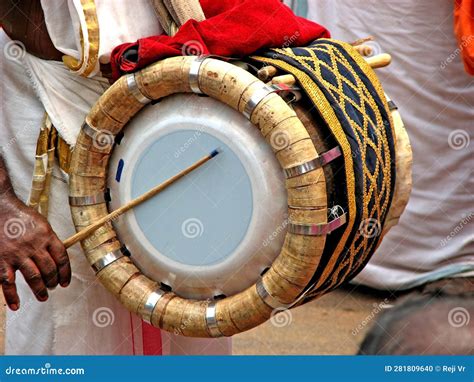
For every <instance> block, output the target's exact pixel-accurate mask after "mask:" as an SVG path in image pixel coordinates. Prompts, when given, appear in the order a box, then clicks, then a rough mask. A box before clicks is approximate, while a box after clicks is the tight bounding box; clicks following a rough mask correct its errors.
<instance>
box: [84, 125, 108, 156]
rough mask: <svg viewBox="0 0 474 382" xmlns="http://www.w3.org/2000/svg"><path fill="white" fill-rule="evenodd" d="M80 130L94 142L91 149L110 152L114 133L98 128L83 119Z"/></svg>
mask: <svg viewBox="0 0 474 382" xmlns="http://www.w3.org/2000/svg"><path fill="white" fill-rule="evenodd" d="M82 131H83V132H84V133H85V134H86V135H87V136H88V137H89V138H90V139H92V141H93V142H94V143H93V146H94V150H93V151H100V152H110V150H111V148H112V146H113V145H114V143H115V135H114V134H112V133H111V132H110V131H107V130H98V129H97V128H95V127H94V126H91V125H89V124H88V123H87V122H85V121H84V122H83V123H82Z"/></svg>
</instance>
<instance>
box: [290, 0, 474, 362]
mask: <svg viewBox="0 0 474 382" xmlns="http://www.w3.org/2000/svg"><path fill="white" fill-rule="evenodd" d="M302 3H304V4H302ZM293 6H294V7H295V10H298V9H299V10H302V11H303V12H305V11H306V12H307V14H306V17H308V18H309V19H311V20H313V21H316V22H318V23H321V24H322V25H324V26H325V27H327V28H328V29H329V30H330V31H331V34H332V37H333V38H336V39H340V40H344V41H347V42H352V41H356V40H358V39H360V38H364V37H367V36H373V37H374V41H369V42H368V43H367V45H369V46H371V48H372V49H373V53H374V54H378V53H384V52H386V53H389V54H391V56H392V63H391V65H390V66H388V67H387V68H384V69H380V70H377V75H378V76H379V78H380V79H381V82H382V84H383V86H384V89H386V91H387V93H388V94H389V96H390V97H391V98H392V100H393V101H394V102H395V103H396V104H397V106H398V108H399V111H400V113H401V116H402V118H403V120H404V123H405V125H406V128H407V131H408V134H409V136H410V140H411V144H412V149H413V190H412V194H411V197H410V200H409V202H408V205H407V208H406V210H405V212H404V213H403V214H402V216H401V218H400V221H399V223H398V225H397V226H395V227H393V228H392V229H391V231H390V232H389V233H388V234H387V235H386V237H385V238H384V241H383V242H382V243H381V245H380V247H379V248H378V249H377V251H376V253H375V254H374V256H373V257H372V259H371V260H370V261H369V263H368V264H367V266H366V267H365V268H364V269H363V270H362V272H361V273H360V274H359V275H357V277H356V278H355V279H354V280H353V282H354V283H356V284H361V285H365V286H368V287H371V288H376V289H381V290H385V291H389V292H392V293H394V295H397V294H398V293H399V292H401V291H412V292H413V293H414V297H413V299H411V297H410V298H409V301H406V302H405V303H404V304H402V305H400V306H399V307H398V308H397V305H395V307H394V308H393V310H394V311H393V314H390V315H388V314H387V316H384V317H382V318H381V319H380V320H379V324H380V325H382V329H381V330H387V331H388V332H389V333H394V334H397V333H398V334H397V336H401V337H400V338H401V339H400V344H397V345H396V346H395V345H393V344H391V345H390V344H387V347H384V346H385V345H384V343H382V340H380V341H378V342H377V344H376V345H374V340H373V337H374V336H378V335H380V336H382V334H381V333H378V332H380V330H379V331H377V328H375V329H374V331H373V332H372V333H371V334H369V337H368V338H367V339H366V342H364V345H363V346H362V349H361V352H362V353H369V354H375V353H380V352H381V353H390V354H415V353H416V354H424V353H434V354H445V353H456V354H457V353H464V354H465V353H466V352H468V353H471V354H472V339H471V340H470V345H469V344H468V345H467V346H465V345H466V343H465V342H464V340H463V341H462V342H460V343H459V344H458V345H457V346H456V347H455V349H454V348H453V349H451V348H450V347H449V346H448V347H444V348H442V345H440V344H439V343H438V344H437V343H436V341H437V340H438V337H436V336H433V335H432V333H430V335H429V336H425V337H423V340H420V341H418V342H417V343H416V344H414V345H413V346H414V347H413V348H412V349H411V350H409V349H408V350H407V347H406V344H405V343H404V341H405V340H407V341H409V339H408V337H409V336H404V335H402V334H401V333H400V332H398V331H397V330H398V329H399V330H406V332H405V334H407V335H408V334H409V333H411V334H413V333H416V336H418V334H419V332H418V331H417V329H419V328H420V327H421V326H422V325H423V324H424V323H425V318H426V317H428V316H429V315H430V314H431V312H433V311H434V310H438V309H439V311H438V313H437V314H436V317H437V318H438V319H440V320H444V321H443V322H442V323H440V324H439V326H438V324H436V325H435V324H434V323H433V325H435V326H437V327H447V328H448V329H450V332H451V331H456V329H458V331H457V332H456V337H455V338H458V337H459V338H464V339H465V338H468V337H469V336H467V337H465V334H466V333H468V332H469V330H470V331H471V333H472V321H473V320H472V318H474V317H472V318H471V317H470V315H471V314H472V313H473V307H472V304H471V303H469V299H468V298H467V297H465V296H464V295H465V294H466V293H468V292H469V291H471V292H472V290H473V289H474V224H473V223H474V187H473V177H472V171H473V169H474V155H473V147H474V145H473V143H472V138H473V136H472V135H473V133H474V130H473V121H474V77H472V76H471V75H472V74H474V65H473V63H474V35H473V31H474V3H473V1H472V0H457V1H444V0H436V1H433V0H420V1H412V0H401V1H397V2H393V1H389V0H370V1H367V0H338V1H330V0H315V1H298V0H296V1H293ZM303 16H304V15H303ZM443 290H449V291H450V292H449V296H448V297H446V296H444V297H437V296H439V295H443V292H442V291H443ZM419 293H425V294H426V293H428V294H427V295H425V296H424V297H423V304H422V306H418V305H417V304H418V302H419V300H418V299H419V297H417V295H418V294H419ZM456 296H458V297H456ZM459 296H464V297H459ZM471 296H472V295H471ZM451 298H452V300H450V299H451ZM471 298H472V297H471ZM431 299H433V301H431ZM448 300H450V301H448ZM471 302H472V300H471ZM415 306H416V308H415ZM454 308H458V309H462V311H463V312H465V314H466V316H467V317H466V322H469V319H468V318H471V326H468V325H467V324H465V325H463V328H462V329H461V328H459V327H458V328H456V327H453V326H452V325H451V326H449V325H448V314H447V313H448V310H449V309H454ZM397 309H398V310H397ZM442 312H445V313H446V314H444V313H442ZM402 318H403V322H400V323H397V322H396V321H397V320H398V319H402ZM405 319H406V321H407V322H410V323H412V324H413V325H411V326H409V327H407V328H405V327H404V324H403V323H404V322H405ZM430 322H431V321H430ZM431 323H432V322H431ZM384 325H386V326H384ZM447 325H448V326H447ZM430 327H431V326H430ZM424 332H425V331H424ZM394 334H392V336H394ZM388 337H389V336H388V335H384V336H383V338H384V341H385V340H386V339H387V338H388ZM397 338H398V337H397ZM453 338H454V337H453ZM440 341H441V344H446V341H445V339H444V340H440ZM443 341H444V342H443ZM389 342H390V341H389ZM451 342H452V341H451ZM392 345H393V346H392ZM394 346H395V347H394ZM440 346H441V348H440ZM395 348H396V349H395ZM389 349H391V350H389ZM404 349H405V350H404Z"/></svg>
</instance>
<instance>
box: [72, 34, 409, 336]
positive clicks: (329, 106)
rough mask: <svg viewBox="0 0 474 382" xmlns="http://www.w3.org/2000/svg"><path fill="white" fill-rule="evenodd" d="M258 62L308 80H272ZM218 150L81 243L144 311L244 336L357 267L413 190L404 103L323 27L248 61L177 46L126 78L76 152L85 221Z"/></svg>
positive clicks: (123, 297) (81, 220)
mask: <svg viewBox="0 0 474 382" xmlns="http://www.w3.org/2000/svg"><path fill="white" fill-rule="evenodd" d="M256 65H271V66H272V67H273V68H275V69H276V70H277V71H279V72H280V73H281V74H283V73H285V74H286V75H291V76H292V78H294V79H295V81H296V83H295V84H290V85H288V84H282V83H279V82H278V80H276V81H273V82H274V83H273V84H272V83H263V82H262V81H260V80H259V79H258V78H257V77H256V76H254V75H253V74H252V73H251V70H252V67H254V66H256ZM246 68H247V69H248V70H246ZM184 93H188V94H184ZM192 93H194V94H192ZM145 105H147V106H145ZM141 109H143V110H141ZM140 110H141V111H140ZM132 117H133V119H132ZM216 148H217V149H219V150H220V155H219V156H217V157H216V158H215V159H214V160H213V161H209V162H208V163H206V164H205V165H204V166H202V167H201V168H199V169H198V170H196V171H195V172H193V173H191V174H189V175H188V176H186V177H185V178H183V179H182V180H180V181H179V182H177V183H176V184H173V185H172V186H170V187H169V188H168V189H167V190H166V191H164V192H163V193H161V194H160V195H158V196H156V197H155V198H154V199H152V200H150V201H147V202H145V203H144V204H142V205H141V206H139V207H137V208H135V209H134V210H133V211H130V212H128V213H127V214H126V215H124V216H122V217H120V218H118V219H115V220H114V221H112V222H109V223H107V224H105V225H104V226H102V227H101V228H99V229H98V230H97V231H96V232H95V233H94V234H92V235H91V236H90V237H88V238H87V239H85V240H83V241H82V247H83V249H84V252H85V254H86V256H87V258H88V260H89V261H90V263H91V265H92V267H93V269H94V270H95V272H96V273H97V277H98V278H99V279H100V281H101V282H102V283H103V284H104V285H105V286H106V287H107V288H108V289H109V290H110V292H111V293H113V294H114V295H115V296H116V297H117V298H118V299H119V300H120V301H121V302H122V303H123V304H124V305H125V306H126V307H127V308H128V309H129V310H130V311H132V312H134V313H136V314H138V315H140V316H141V317H142V318H144V319H145V320H147V321H149V322H151V323H152V324H153V325H154V326H157V327H160V328H163V329H165V330H169V331H173V332H179V333H181V334H183V335H187V336H196V337H217V336H231V335H233V334H236V333H239V332H242V331H245V330H248V329H250V328H252V327H255V326H256V325H258V324H260V323H262V322H264V321H265V320H266V319H268V318H269V317H270V315H271V314H272V311H274V309H282V308H283V309H286V308H290V307H292V306H295V305H298V304H301V303H304V302H306V301H309V300H311V299H313V298H315V297H317V296H320V295H322V294H324V293H326V292H328V291H330V290H332V289H334V288H336V287H337V286H339V285H340V284H341V283H343V282H345V281H347V280H349V279H350V278H352V277H353V276H354V275H355V274H357V272H359V271H360V270H361V269H362V268H363V266H364V265H365V264H366V262H367V261H368V259H369V258H370V256H371V255H372V253H373V252H374V250H375V248H376V247H377V245H378V244H379V242H380V240H381V238H382V237H383V235H384V233H385V232H386V231H387V230H388V228H389V227H390V226H392V225H393V224H396V221H397V219H398V217H399V216H400V214H401V212H402V211H403V209H404V207H405V205H406V202H407V198H408V195H409V192H410V182H411V173H410V168H411V167H410V165H411V151H410V145H409V141H408V137H407V135H406V132H405V130H404V128H403V124H402V122H401V119H400V117H399V114H398V111H397V110H396V106H395V104H394V103H393V102H391V101H389V100H387V98H386V96H385V94H384V92H383V90H382V88H381V86H380V84H379V82H378V80H377V78H376V76H375V74H374V72H373V71H372V69H371V68H370V66H369V65H368V64H367V63H366V62H365V61H364V59H363V58H362V57H361V56H360V55H359V54H358V53H357V52H356V51H355V50H354V49H353V48H352V47H351V46H349V45H347V44H345V43H342V42H339V41H335V40H329V39H327V40H317V42H315V43H314V44H313V45H312V46H310V47H307V48H292V49H290V48H287V49H275V50H271V51H270V52H269V53H268V54H264V55H261V56H256V57H251V58H249V59H248V61H247V63H246V64H245V65H241V64H239V65H235V64H232V63H231V62H226V61H224V60H222V59H217V58H212V57H205V56H201V57H174V58H168V59H165V60H163V61H160V62H157V63H155V64H153V65H151V66H149V67H147V68H145V69H143V70H141V71H140V72H137V73H135V74H129V75H127V76H124V77H122V78H121V79H120V80H118V81H117V82H116V83H115V84H114V85H113V86H111V88H110V89H109V90H108V91H107V92H106V93H105V94H104V95H103V96H102V97H101V98H100V99H99V101H98V102H97V103H96V105H95V106H94V107H93V109H92V110H91V112H90V113H89V115H88V116H87V118H86V120H85V123H84V126H83V129H82V131H81V133H80V135H79V138H78V141H77V144H76V147H75V150H74V152H73V157H72V162H71V171H70V173H71V174H70V204H71V210H72V215H73V219H74V223H75V226H76V229H77V230H81V229H82V228H84V227H87V226H89V225H90V224H92V223H93V222H94V221H95V220H97V219H98V218H101V217H103V216H105V215H106V214H107V213H108V212H109V210H112V209H115V208H117V207H119V206H121V205H123V204H125V203H127V202H128V201H129V200H131V199H132V198H134V197H136V196H138V195H140V194H141V193H143V192H145V191H147V190H148V189H149V188H151V187H153V186H154V185H156V184H158V183H160V182H162V181H163V180H165V179H166V178H169V177H170V176H172V175H173V174H175V173H177V172H179V171H180V170H182V169H183V168H185V167H186V166H188V165H189V164H190V163H192V162H193V161H195V160H197V159H199V158H200V157H202V155H204V154H205V153H208V152H209V151H212V150H214V149H216Z"/></svg>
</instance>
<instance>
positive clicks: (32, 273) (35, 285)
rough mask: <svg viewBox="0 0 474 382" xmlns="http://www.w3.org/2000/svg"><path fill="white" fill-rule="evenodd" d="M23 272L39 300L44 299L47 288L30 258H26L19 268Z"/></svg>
mask: <svg viewBox="0 0 474 382" xmlns="http://www.w3.org/2000/svg"><path fill="white" fill-rule="evenodd" d="M19 270H20V272H21V273H22V274H23V277H24V278H25V281H26V282H27V284H28V285H29V286H30V288H31V290H32V291H33V293H34V294H35V296H36V298H37V299H38V300H39V301H46V300H47V299H48V290H47V289H46V285H45V284H44V281H43V277H42V276H41V272H40V270H39V269H38V267H37V266H36V264H35V263H34V261H33V260H31V259H26V260H25V261H24V262H23V263H22V264H21V265H20V268H19Z"/></svg>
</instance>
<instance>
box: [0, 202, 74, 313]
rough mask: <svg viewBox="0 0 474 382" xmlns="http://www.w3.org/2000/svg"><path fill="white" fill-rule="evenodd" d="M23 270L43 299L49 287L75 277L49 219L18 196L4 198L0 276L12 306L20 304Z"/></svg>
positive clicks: (0, 213) (0, 204)
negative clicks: (19, 281) (19, 276)
mask: <svg viewBox="0 0 474 382" xmlns="http://www.w3.org/2000/svg"><path fill="white" fill-rule="evenodd" d="M17 270H19V271H20V272H21V273H22V274H23V276H24V278H25V280H26V282H27V283H28V285H29V286H30V288H31V290H32V291H33V293H34V294H35V296H36V298H37V299H38V300H39V301H46V300H47V299H48V290H47V288H54V287H56V286H57V285H58V284H60V285H61V286H62V287H66V286H68V285H69V283H70V281H71V267H70V264H69V258H68V255H67V252H66V249H65V248H64V245H63V244H62V242H61V241H60V240H59V239H58V237H57V236H56V234H55V233H54V232H53V230H52V229H51V226H50V225H49V223H48V221H47V220H46V219H45V218H44V217H43V216H42V215H40V214H39V213H38V212H36V211H35V210H34V209H32V208H30V207H27V206H26V205H25V204H23V202H21V201H20V200H19V199H18V198H16V196H14V195H13V196H11V195H10V196H5V195H2V200H1V201H0V276H1V278H2V279H1V280H2V287H3V294H4V296H5V300H6V302H7V304H8V306H9V307H10V309H12V310H17V309H19V307H20V299H19V297H18V293H17V290H16V285H15V272H16V271H17Z"/></svg>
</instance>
